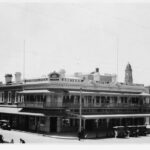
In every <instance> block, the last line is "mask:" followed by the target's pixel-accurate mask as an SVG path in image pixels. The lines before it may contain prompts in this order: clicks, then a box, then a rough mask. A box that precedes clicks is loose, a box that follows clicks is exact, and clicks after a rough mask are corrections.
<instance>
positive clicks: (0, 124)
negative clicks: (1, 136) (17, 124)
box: [0, 120, 11, 130]
mask: <svg viewBox="0 0 150 150" xmlns="http://www.w3.org/2000/svg"><path fill="white" fill-rule="evenodd" d="M0 128H2V129H4V130H11V127H10V123H9V121H8V120H0Z"/></svg>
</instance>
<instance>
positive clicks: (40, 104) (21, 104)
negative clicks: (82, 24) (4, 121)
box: [18, 102, 44, 108]
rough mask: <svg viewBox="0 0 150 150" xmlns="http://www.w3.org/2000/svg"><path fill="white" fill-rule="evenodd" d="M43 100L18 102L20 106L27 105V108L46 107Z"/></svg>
mask: <svg viewBox="0 0 150 150" xmlns="http://www.w3.org/2000/svg"><path fill="white" fill-rule="evenodd" d="M43 106H44V103H43V102H38V103H37V102H36V103H31V102H30V103H18V107H23V108H24V107H27V108H44V107H43Z"/></svg>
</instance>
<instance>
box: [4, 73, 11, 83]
mask: <svg viewBox="0 0 150 150" xmlns="http://www.w3.org/2000/svg"><path fill="white" fill-rule="evenodd" d="M5 82H6V84H11V83H12V74H6V75H5Z"/></svg>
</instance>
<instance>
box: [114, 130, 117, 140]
mask: <svg viewBox="0 0 150 150" xmlns="http://www.w3.org/2000/svg"><path fill="white" fill-rule="evenodd" d="M114 132H115V138H117V136H118V131H117V129H115V130H114Z"/></svg>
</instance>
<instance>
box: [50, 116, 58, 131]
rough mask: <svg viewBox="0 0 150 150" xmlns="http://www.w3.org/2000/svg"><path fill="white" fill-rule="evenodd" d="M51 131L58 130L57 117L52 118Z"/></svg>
mask: <svg viewBox="0 0 150 150" xmlns="http://www.w3.org/2000/svg"><path fill="white" fill-rule="evenodd" d="M50 132H57V117H51V118H50Z"/></svg>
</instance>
